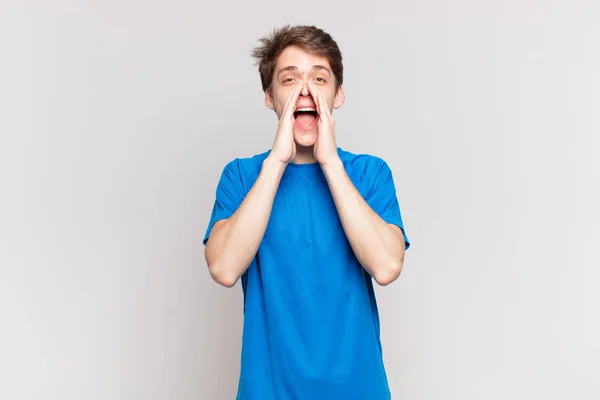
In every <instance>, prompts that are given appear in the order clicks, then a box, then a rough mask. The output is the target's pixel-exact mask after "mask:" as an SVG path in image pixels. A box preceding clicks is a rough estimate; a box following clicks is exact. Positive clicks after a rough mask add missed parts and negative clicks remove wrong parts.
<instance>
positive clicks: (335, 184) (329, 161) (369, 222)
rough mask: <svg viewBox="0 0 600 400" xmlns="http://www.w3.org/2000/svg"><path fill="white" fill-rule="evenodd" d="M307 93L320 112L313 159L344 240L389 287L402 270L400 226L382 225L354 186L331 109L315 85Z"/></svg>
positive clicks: (403, 242)
mask: <svg viewBox="0 0 600 400" xmlns="http://www.w3.org/2000/svg"><path fill="white" fill-rule="evenodd" d="M309 90H310V92H311V94H312V96H313V98H314V99H315V101H316V103H317V107H318V110H319V119H318V129H319V136H318V139H317V143H316V144H315V149H314V151H315V158H316V159H317V161H319V163H320V164H321V168H322V169H323V173H324V174H325V177H326V178H327V183H328V185H329V190H330V191H331V195H332V196H333V200H334V203H335V206H336V208H337V212H338V214H339V216H340V220H341V222H342V226H343V228H344V232H345V234H346V237H347V238H348V241H349V242H350V246H351V247H352V250H353V251H354V254H355V255H356V258H357V259H358V261H359V262H360V263H361V265H362V266H363V268H365V270H367V272H369V274H370V275H371V276H372V277H373V278H375V280H376V281H377V283H378V284H379V285H382V286H385V285H389V284H390V283H392V282H393V281H395V280H396V279H397V278H398V276H400V272H401V271H402V265H403V263H404V251H405V250H406V248H405V241H404V235H403V233H402V231H401V229H400V228H399V227H397V226H396V225H392V224H388V223H387V222H385V221H384V220H383V219H382V218H381V217H380V216H379V215H378V214H377V213H376V212H375V211H374V210H373V209H372V208H371V207H370V206H369V205H368V204H367V202H366V201H365V200H364V199H363V198H362V196H361V194H360V193H359V192H358V190H356V188H355V187H354V184H353V183H352V181H351V180H350V178H349V177H348V174H347V173H346V170H345V168H344V165H343V163H342V161H341V160H340V158H339V156H338V152H337V149H336V145H335V123H334V121H333V117H332V115H331V110H330V108H329V106H328V105H327V102H326V101H325V99H324V98H323V95H322V94H321V93H320V92H319V91H318V90H317V88H316V87H315V86H314V85H309Z"/></svg>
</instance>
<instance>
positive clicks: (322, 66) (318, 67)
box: [277, 65, 331, 78]
mask: <svg viewBox="0 0 600 400" xmlns="http://www.w3.org/2000/svg"><path fill="white" fill-rule="evenodd" d="M312 69H313V71H314V70H324V71H326V72H327V73H328V74H329V75H331V71H330V70H329V68H327V67H326V66H324V65H313V67H312ZM286 71H298V67H296V66H295V65H288V66H287V67H283V68H281V69H280V70H279V71H278V72H277V78H279V75H281V73H282V72H286Z"/></svg>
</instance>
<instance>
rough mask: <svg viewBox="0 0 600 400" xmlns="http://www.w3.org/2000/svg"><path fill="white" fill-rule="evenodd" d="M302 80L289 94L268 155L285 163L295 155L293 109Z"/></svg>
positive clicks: (302, 84)
mask: <svg viewBox="0 0 600 400" xmlns="http://www.w3.org/2000/svg"><path fill="white" fill-rule="evenodd" d="M303 86H304V82H302V81H301V82H299V83H298V85H296V87H295V88H294V90H292V92H291V93H290V94H289V96H288V98H287V100H286V102H285V107H284V108H283V112H282V113H281V117H280V118H279V125H278V127H277V134H276V135H275V141H274V142H273V148H272V149H271V154H270V155H269V157H272V158H273V159H275V160H277V161H279V162H281V163H282V164H284V165H287V164H288V163H289V162H290V161H292V160H293V159H294V157H296V142H295V141H294V123H295V120H294V111H295V110H296V103H297V102H298V97H299V96H300V92H301V91H302V87H303Z"/></svg>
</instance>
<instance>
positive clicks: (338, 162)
mask: <svg viewBox="0 0 600 400" xmlns="http://www.w3.org/2000/svg"><path fill="white" fill-rule="evenodd" d="M319 164H320V165H321V168H322V169H323V171H326V170H332V169H340V168H341V169H344V163H343V162H342V159H341V158H340V157H339V156H338V155H336V156H335V157H333V158H331V159H329V160H327V161H323V162H319Z"/></svg>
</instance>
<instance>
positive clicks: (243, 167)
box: [224, 150, 270, 182]
mask: <svg viewBox="0 0 600 400" xmlns="http://www.w3.org/2000/svg"><path fill="white" fill-rule="evenodd" d="M269 152H270V150H269V151H265V152H263V153H259V154H255V155H252V156H245V157H237V158H234V159H233V160H231V161H229V162H228V163H227V164H226V165H225V168H224V173H225V174H229V175H235V176H237V177H239V179H240V180H241V181H243V182H245V181H247V180H248V179H251V180H252V179H254V180H256V177H258V174H259V173H260V170H261V168H262V163H263V161H264V160H265V158H267V156H268V155H269Z"/></svg>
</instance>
